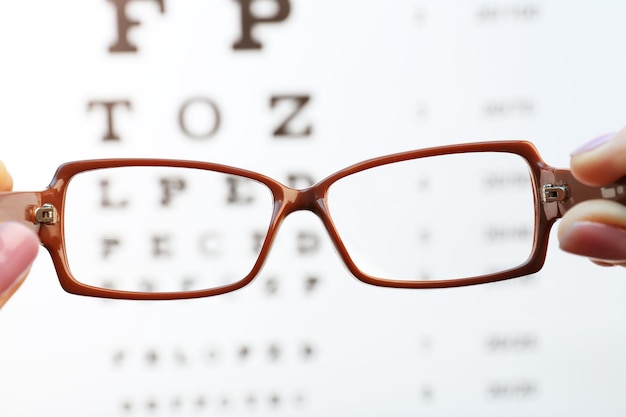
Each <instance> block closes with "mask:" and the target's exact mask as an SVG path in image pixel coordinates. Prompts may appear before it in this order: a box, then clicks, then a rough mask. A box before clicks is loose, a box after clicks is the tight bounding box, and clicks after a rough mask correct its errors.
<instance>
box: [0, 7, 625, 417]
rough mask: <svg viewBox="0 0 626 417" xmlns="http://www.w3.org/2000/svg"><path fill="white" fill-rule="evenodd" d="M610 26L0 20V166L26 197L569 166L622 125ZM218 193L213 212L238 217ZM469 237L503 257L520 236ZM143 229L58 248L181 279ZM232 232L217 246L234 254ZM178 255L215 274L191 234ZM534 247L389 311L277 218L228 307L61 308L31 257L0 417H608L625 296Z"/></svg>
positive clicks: (209, 240)
mask: <svg viewBox="0 0 626 417" xmlns="http://www.w3.org/2000/svg"><path fill="white" fill-rule="evenodd" d="M624 16H626V6H624V4H623V3H622V2H619V1H616V0H602V1H596V2H593V4H592V3H591V2H582V1H561V0H537V1H524V0H520V1H507V0H498V1H472V0H469V1H461V0H445V1H437V2H435V1H428V0H392V1H382V0H376V1H374V0H371V1H370V0H365V1H356V0H323V1H305V0H142V1H139V0H89V1H69V0H62V1H56V2H50V1H43V0H40V1H30V2H7V3H6V4H4V5H3V6H2V7H1V8H0V28H1V29H0V31H1V32H2V35H3V36H2V37H1V40H0V45H2V48H1V50H2V52H3V65H2V72H1V74H2V76H1V77H0V91H1V92H2V95H1V98H0V108H1V114H2V116H1V123H0V145H1V146H0V158H1V159H2V160H3V161H4V162H5V163H6V164H7V166H8V167H9V169H10V170H11V173H12V174H13V176H14V178H15V188H16V190H33V191H35V190H37V191H38V190H42V189H44V188H45V186H46V184H48V183H49V181H50V179H51V178H52V175H53V173H54V171H55V169H56V167H57V166H58V165H60V164H61V163H63V162H66V161H71V160H78V159H89V158H102V157H154V158H175V159H193V160H203V161H210V162H219V163H222V164H228V165H233V166H237V167H241V168H246V169H250V170H254V171H257V172H261V173H263V174H266V175H268V176H271V177H273V178H276V179H277V180H279V181H281V182H283V183H284V184H287V185H290V186H292V187H295V188H304V187H307V186H309V185H311V184H313V183H315V182H317V181H319V180H321V179H322V178H324V177H325V176H326V175H328V174H330V173H332V172H334V171H336V170H338V169H341V168H343V167H345V166H348V165H350V164H352V163H355V162H359V161H361V160H364V159H366V158H369V157H375V156H379V155H384V154H389V153H393V152H399V151H404V150H410V149H418V148H422V147H428V146H435V145H446V144H453V143H460V142H468V141H482V140H501V139H527V140H531V141H532V142H534V143H535V144H536V146H537V148H538V149H539V150H540V152H541V154H542V156H543V157H544V159H545V160H546V162H548V163H549V164H551V165H554V166H567V163H568V154H569V153H570V152H571V151H572V150H573V149H575V148H576V147H578V146H579V145H581V144H582V143H584V142H585V141H587V140H589V139H591V138H593V137H595V136H598V135H600V134H603V133H606V132H609V131H614V130H617V129H620V128H621V127H622V125H623V124H624V123H625V120H626V119H625V115H626V112H625V110H626V108H625V105H624V102H623V95H624V92H625V91H624V85H625V81H624V77H625V75H624V74H626V58H624V54H623V49H624V45H623V40H624V39H626V33H625V29H624V28H623V20H624ZM466 168H469V167H466V166H459V167H458V170H459V173H460V175H461V177H462V172H463V170H464V169H466ZM485 176H486V177H487V178H488V179H489V181H488V182H487V183H488V184H491V186H492V187H493V188H494V189H496V191H497V188H498V187H500V186H502V184H506V183H507V182H514V179H511V178H510V177H507V176H506V175H504V174H502V175H500V174H499V173H498V172H490V171H485ZM426 180H427V178H426ZM118 186H119V182H115V181H112V180H111V181H110V182H106V181H103V182H99V183H96V185H95V188H94V191H93V195H94V196H95V197H94V198H93V214H92V216H93V217H94V218H95V219H97V218H98V215H99V214H100V213H101V212H102V211H103V210H105V209H106V205H107V204H122V203H123V200H120V199H119V196H120V188H118ZM179 188H180V187H179ZM168 189H169V190H170V191H172V192H176V190H177V185H176V184H175V183H170V184H169V185H168V187H164V188H162V189H161V191H162V192H163V193H165V194H163V195H161V197H162V198H165V199H167V193H166V191H164V190H168ZM223 191H224V192H223V195H224V199H225V200H224V204H223V206H222V210H229V201H230V203H231V205H232V204H233V203H236V202H237V201H238V200H240V199H245V198H246V196H247V194H246V189H245V188H244V187H242V186H241V185H240V184H236V183H232V184H230V185H229V187H227V188H226V189H225V190H223ZM124 195H125V196H128V195H129V194H124ZM132 197H133V194H132V193H131V194H130V198H131V199H132ZM134 197H135V198H137V196H134ZM128 201H131V200H128ZM154 208H155V210H156V209H157V208H158V207H157V204H155V207H154ZM188 213H189V210H188V209H185V210H181V211H180V215H181V216H187V215H188ZM146 216H150V213H149V210H148V213H147V214H146ZM435 216H436V214H435ZM121 218H122V220H120V221H121V222H123V216H121ZM476 222H477V224H478V225H479V226H480V227H483V228H485V236H487V237H488V238H489V239H491V241H492V242H491V243H494V242H495V243H497V244H501V245H503V246H506V245H509V244H510V245H514V244H515V241H516V239H519V236H520V235H524V233H525V231H523V230H522V231H520V230H517V229H515V225H507V224H501V225H499V226H497V227H495V228H493V227H492V226H487V224H488V223H487V222H486V218H478V219H477V220H476ZM481 222H485V223H484V224H483V223H481ZM166 223H167V224H159V225H153V226H152V225H149V226H147V227H146V229H145V231H144V232H143V234H142V235H141V236H132V237H131V236H127V235H124V230H125V229H124V227H123V223H122V225H121V226H122V227H120V230H121V232H119V233H118V234H116V235H115V236H114V237H113V238H112V237H111V236H107V235H106V234H105V233H104V232H102V233H96V232H91V231H90V232H86V233H85V236H84V237H83V239H84V245H82V244H81V243H79V244H77V246H76V247H77V250H82V251H84V252H83V253H84V256H85V257H88V256H96V257H97V256H100V257H104V256H105V255H104V252H98V251H104V250H105V249H107V248H109V249H113V248H115V247H117V245H118V244H121V243H125V242H130V241H131V240H132V245H131V248H130V249H129V250H130V251H132V253H133V254H135V253H136V256H137V259H141V258H142V257H144V258H146V259H148V261H150V259H157V258H158V257H159V256H163V255H164V254H165V255H167V256H171V257H173V259H177V258H176V257H180V259H181V265H182V264H183V262H184V264H185V265H189V264H190V263H193V262H194V261H193V256H191V257H190V258H185V259H184V261H183V258H184V256H183V255H185V256H186V254H187V252H184V253H183V251H182V250H181V246H180V245H176V241H175V239H174V238H173V236H175V233H176V230H177V227H176V224H175V223H174V222H173V221H171V222H166ZM148 224H150V222H148ZM157 226H158V227H157ZM246 227H247V226H246V225H245V224H244V223H242V224H241V225H240V228H239V229H240V230H233V233H242V234H243V235H244V236H249V239H250V242H251V244H253V243H254V239H255V235H254V230H248V229H247V228H246ZM488 227H491V228H488ZM459 233H463V232H462V231H459ZM131 238H132V239H131ZM107 239H109V240H107ZM192 239H193V241H194V242H197V243H196V244H195V246H194V245H192V246H191V247H192V248H193V247H195V248H196V249H197V251H198V252H200V253H201V252H202V251H219V250H220V246H219V239H214V238H213V236H212V235H211V234H210V233H207V230H205V229H204V228H203V225H202V223H201V222H199V225H198V229H197V233H196V234H195V235H194V236H193V237H192ZM551 240H552V242H551V246H550V249H549V252H548V258H547V262H546V266H545V267H544V269H543V270H542V271H541V272H539V273H537V274H535V275H532V276H528V277H523V278H519V279H515V280H511V281H507V282H501V283H497V284H488V285H483V286H476V287H468V288H456V289H445V290H390V289H385V288H378V287H373V286H368V285H366V284H363V283H361V282H359V281H357V280H356V279H354V278H353V277H352V276H351V275H350V274H349V273H348V272H347V270H346V269H345V267H344V266H343V265H342V263H341V261H340V259H339V258H338V256H337V254H336V253H335V251H334V249H333V247H332V245H331V243H330V240H329V239H328V237H327V236H326V234H325V231H324V229H323V227H322V226H321V224H320V222H319V221H318V220H317V219H316V218H315V217H314V216H313V215H311V214H310V213H296V214H294V215H292V216H290V217H289V218H288V219H287V220H286V222H285V223H284V224H283V226H282V227H281V229H280V231H279V236H278V237H277V241H276V242H275V244H274V247H273V249H272V252H271V254H270V256H269V259H268V260H267V262H266V264H265V266H264V268H263V270H262V271H261V273H260V274H259V276H258V277H257V278H256V279H255V280H254V281H253V282H252V283H251V284H250V285H249V286H247V287H245V288H244V289H241V290H239V291H237V292H234V293H232V294H227V295H221V296H217V297H212V298H204V299H196V300H187V301H166V302H136V301H111V300H100V299H92V298H86V297H78V296H74V295H69V294H66V293H65V292H63V290H62V289H61V288H60V286H59V284H58V281H57V278H56V275H55V272H54V269H53V266H52V263H51V261H50V259H49V257H48V255H47V254H46V253H45V251H44V250H41V253H40V255H39V258H38V259H37V261H36V263H35V265H34V267H33V269H32V272H31V274H30V276H29V279H28V280H27V282H26V283H25V284H24V286H23V288H22V289H21V290H20V291H19V292H18V293H17V294H16V296H15V297H14V298H13V299H12V300H10V302H9V303H8V304H7V306H6V307H5V308H4V309H3V310H2V311H1V312H0V329H1V331H2V343H1V344H0V415H2V416H25V417H34V416H42V415H46V416H65V417H78V416H81V417H82V416H91V417H126V416H129V417H130V416H133V417H134V416H136V417H144V416H181V417H183V416H185V417H186V416H248V415H255V416H322V415H324V416H338V417H339V416H383V415H384V416H450V415H461V414H463V415H482V416H501V415H507V416H558V415H568V416H588V415H602V416H621V415H623V414H624V412H625V410H626V402H625V401H624V396H623V392H624V390H625V389H626V377H625V375H626V356H625V355H624V353H623V352H625V351H626V337H625V335H626V333H625V330H624V329H625V325H626V307H625V305H624V302H623V298H624V296H623V295H624V294H625V293H626V272H625V271H624V270H622V269H603V268H599V267H596V266H594V265H592V264H591V263H589V262H588V261H587V260H585V259H579V258H576V257H574V256H570V255H567V254H564V253H562V252H560V251H559V249H558V245H557V243H556V236H555V235H554V233H553V236H552V239H551ZM467 250H472V251H480V250H481V248H480V247H474V248H467ZM78 256H81V255H78ZM198 256H199V255H198ZM449 260H450V262H454V254H450V258H449ZM181 271H182V268H181ZM181 274H182V273H181ZM183 278H184V277H182V276H181V279H183ZM149 284H150V282H149V280H148V282H147V283H146V285H149Z"/></svg>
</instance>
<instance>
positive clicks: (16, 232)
mask: <svg viewBox="0 0 626 417" xmlns="http://www.w3.org/2000/svg"><path fill="white" fill-rule="evenodd" d="M38 250H39V239H38V238H37V235H36V234H35V233H33V232H32V231H30V230H28V229H27V228H26V227H25V226H23V225H21V224H18V223H12V222H10V223H4V224H2V225H0V295H1V294H3V293H5V292H6V291H7V290H9V289H10V288H11V286H12V285H13V284H15V283H16V281H17V280H18V278H20V277H21V276H22V275H23V274H24V272H25V271H26V270H27V269H28V268H29V267H30V265H31V264H32V262H33V261H34V260H35V257H36V256H37V251H38Z"/></svg>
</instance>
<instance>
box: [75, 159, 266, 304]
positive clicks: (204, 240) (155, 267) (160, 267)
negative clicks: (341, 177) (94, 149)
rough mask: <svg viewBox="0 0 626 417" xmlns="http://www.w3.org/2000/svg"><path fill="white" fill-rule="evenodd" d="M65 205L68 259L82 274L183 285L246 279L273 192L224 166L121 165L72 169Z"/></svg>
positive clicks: (113, 284)
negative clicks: (227, 171)
mask: <svg viewBox="0 0 626 417" xmlns="http://www.w3.org/2000/svg"><path fill="white" fill-rule="evenodd" d="M64 211H65V220H64V233H65V245H66V252H67V258H68V264H69V267H70V270H71V272H72V275H73V276H74V277H75V278H76V279H77V280H78V281H80V282H82V283H84V284H88V285H91V286H95V287H104V288H114V289H117V290H123V291H143V292H179V291H192V290H201V289H208V288H217V287H221V286H224V285H227V284H232V283H234V282H237V281H240V280H241V279H242V278H243V277H245V276H246V275H247V274H248V273H249V272H250V270H251V269H252V266H253V265H254V263H255V261H256V259H257V255H258V252H259V249H260V245H261V243H262V242H263V240H264V239H265V236H266V234H267V230H268V226H269V223H270V220H271V217H272V211H273V198H272V194H271V192H270V190H269V188H267V186H265V185H264V184H261V183H258V182H256V181H252V180H250V179H248V178H244V177H237V176H232V175H228V174H224V173H219V172H213V171H207V170H201V169H193V168H177V167H151V166H136V167H117V168H107V169H101V170H95V171H87V172H83V173H80V174H78V175H76V176H74V177H73V178H72V180H71V181H70V183H69V185H68V188H67V193H66V201H65V210H64ZM94 213H97V214H94ZM86 235H87V236H99V237H100V238H99V239H97V240H92V239H89V240H87V239H84V236H86Z"/></svg>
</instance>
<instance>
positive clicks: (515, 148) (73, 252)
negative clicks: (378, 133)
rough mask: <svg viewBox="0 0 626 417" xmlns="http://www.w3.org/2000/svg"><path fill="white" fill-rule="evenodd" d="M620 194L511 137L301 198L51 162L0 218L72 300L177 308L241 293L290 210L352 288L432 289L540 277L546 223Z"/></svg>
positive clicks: (170, 169) (355, 171) (401, 158)
mask: <svg viewBox="0 0 626 417" xmlns="http://www.w3.org/2000/svg"><path fill="white" fill-rule="evenodd" d="M625 184H626V183H625ZM624 186H625V185H624V184H614V185H610V186H606V187H600V188H595V187H589V186H586V185H583V184H581V183H579V182H578V181H577V180H576V179H574V177H573V176H572V175H571V173H570V172H569V170H565V169H555V168H553V167H550V166H549V165H547V164H546V163H545V162H543V160H542V159H541V157H540V155H539V153H538V152H537V150H536V149H535V147H534V146H533V145H532V144H531V143H529V142H523V141H506V142H485V143H472V144H462V145H453V146H444V147H436V148H429V149H421V150H415V151H409V152H403V153H398V154H394V155H388V156H383V157H379V158H374V159H370V160H367V161H364V162H361V163H358V164H355V165H352V166H350V167H348V168H345V169H343V170H341V171H339V172H336V173H334V174H332V175H330V176H329V177H327V178H326V179H324V180H322V181H320V182H319V183H317V184H316V185H314V186H312V187H309V188H306V189H302V190H297V189H293V188H290V187H287V186H285V185H283V184H281V183H279V182H278V181H276V180H273V179H271V178H268V177H266V176H264V175H261V174H258V173H255V172H251V171H247V170H243V169H238V168H234V167H230V166H225V165H218V164H214V163H205V162H192V161H180V160H159V159H105V160H91V161H78V162H70V163H66V164H64V165H62V166H60V167H59V168H58V170H57V172H56V174H55V176H54V178H53V180H52V183H51V185H50V186H49V187H48V188H47V189H46V190H44V191H41V192H7V193H0V222H1V221H8V220H17V221H23V222H24V223H25V224H28V225H30V227H32V228H33V229H34V230H35V231H37V232H38V233H39V237H40V239H41V242H42V244H43V245H44V246H45V247H46V249H48V251H49V252H50V255H51V257H52V260H53V263H54V265H55V269H56V271H57V275H58V277H59V281H60V283H61V285H62V286H63V288H64V289H65V290H66V291H68V292H70V293H74V294H81V295H88V296H95V297H106V298H127V299H178V298H192V297H205V296H212V295H217V294H223V293H227V292H229V291H233V290H236V289H239V288H241V287H243V286H245V285H246V284H248V283H250V282H251V281H252V279H253V278H254V277H255V276H256V275H257V274H258V273H259V271H260V270H261V267H262V265H263V263H264V261H265V259H266V258H267V255H268V253H269V250H270V247H271V245H272V242H273V241H274V237H275V236H276V232H277V230H278V228H279V225H280V224H281V222H282V221H283V220H284V219H285V217H286V216H288V215H289V214H290V213H293V212H294V211H298V210H308V211H311V212H313V213H314V214H316V215H317V216H318V217H319V218H320V219H321V222H322V223H323V225H324V227H325V228H326V230H327V232H328V234H329V236H330V238H331V240H332V242H333V243H334V246H335V248H336V250H337V252H338V253H339V256H340V257H341V258H342V259H343V261H344V263H345V265H346V266H347V268H348V269H349V270H350V272H351V273H352V274H353V275H354V276H355V277H356V278H358V279H359V280H361V281H363V282H366V283H368V284H373V285H378V286H384V287H397V288H443V287H456V286H463V285H472V284H480V283H487V282H494V281H499V280H503V279H508V278H514V277H520V276H523V275H528V274H531V273H534V272H537V271H539V270H540V269H541V267H542V266H543V263H544V260H545V256H546V250H547V243H548V235H549V231H550V228H551V226H552V225H553V223H554V222H555V221H556V220H557V219H558V218H560V217H561V216H562V215H563V214H564V213H565V212H566V211H567V210H568V209H569V208H571V207H572V206H573V205H575V204H576V203H578V202H581V201H584V200H588V199H594V198H602V199H612V200H621V199H624ZM93 236H98V238H96V239H93V238H92V237H93Z"/></svg>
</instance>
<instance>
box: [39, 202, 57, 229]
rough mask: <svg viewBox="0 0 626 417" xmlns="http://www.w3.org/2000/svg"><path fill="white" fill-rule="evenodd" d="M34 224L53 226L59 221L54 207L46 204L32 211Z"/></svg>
mask: <svg viewBox="0 0 626 417" xmlns="http://www.w3.org/2000/svg"><path fill="white" fill-rule="evenodd" d="M34 217H35V224H55V223H56V222H57V220H58V219H59V215H58V213H57V209H56V207H54V206H53V205H52V204H49V203H46V204H44V205H43V206H41V207H37V208H36V209H35V211H34Z"/></svg>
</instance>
